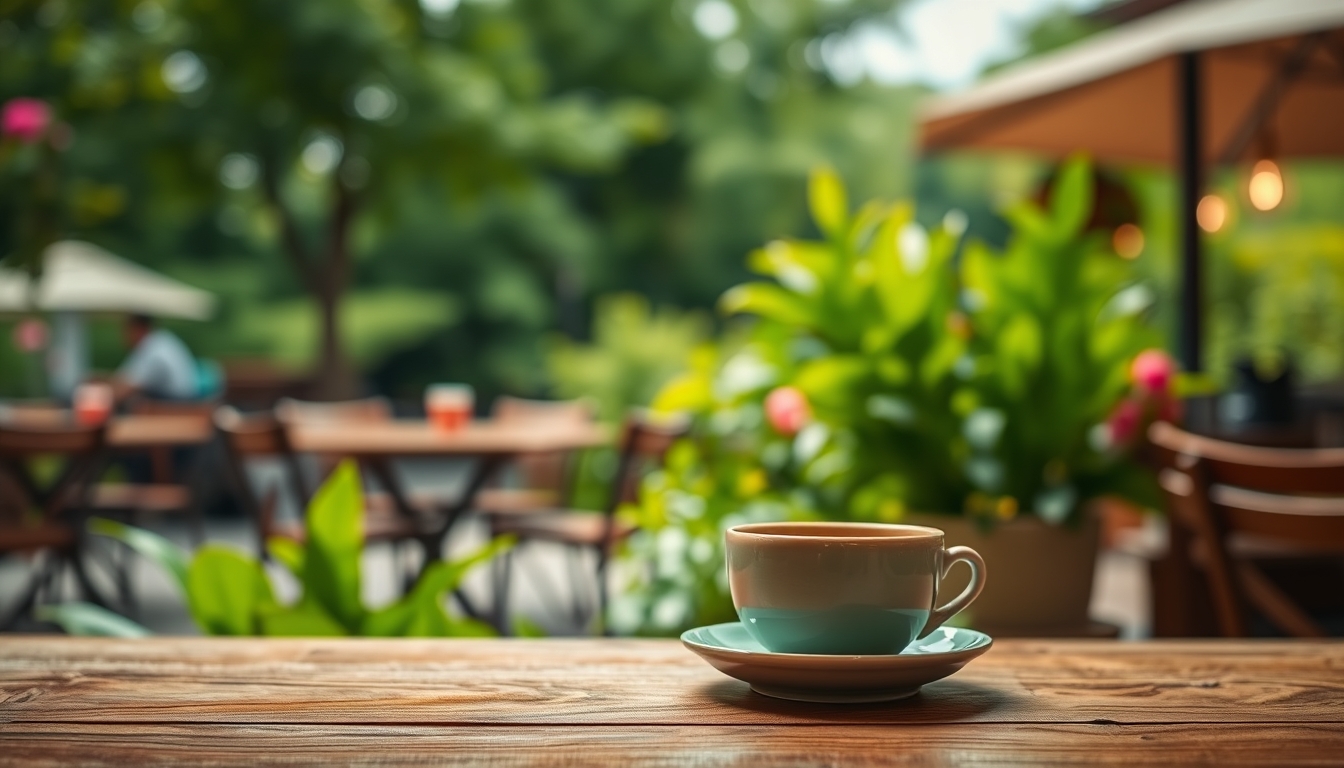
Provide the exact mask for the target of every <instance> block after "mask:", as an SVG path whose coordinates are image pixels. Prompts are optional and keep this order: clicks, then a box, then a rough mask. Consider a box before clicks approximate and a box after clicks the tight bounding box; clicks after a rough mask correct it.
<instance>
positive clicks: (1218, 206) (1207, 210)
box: [1195, 195, 1227, 232]
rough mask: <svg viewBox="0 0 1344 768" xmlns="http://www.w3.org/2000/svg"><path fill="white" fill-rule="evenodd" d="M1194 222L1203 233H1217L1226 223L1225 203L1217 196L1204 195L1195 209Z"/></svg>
mask: <svg viewBox="0 0 1344 768" xmlns="http://www.w3.org/2000/svg"><path fill="white" fill-rule="evenodd" d="M1195 220H1196V221H1198V222H1199V228H1200V229H1202V230H1204V231H1205V232H1217V231H1218V230H1220V229H1222V228H1223V225H1224V224H1226V223H1227V201H1226V200H1224V199H1223V198H1221V197H1219V196H1217V195H1205V196H1204V197H1202V198H1200V201H1199V207H1198V208H1196V209H1195Z"/></svg>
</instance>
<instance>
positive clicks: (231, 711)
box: [0, 637, 1344, 766]
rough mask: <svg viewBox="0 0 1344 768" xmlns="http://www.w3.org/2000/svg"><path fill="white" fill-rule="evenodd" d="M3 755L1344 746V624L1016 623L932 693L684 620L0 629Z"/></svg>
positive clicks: (1310, 754)
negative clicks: (508, 627)
mask: <svg viewBox="0 0 1344 768" xmlns="http://www.w3.org/2000/svg"><path fill="white" fill-rule="evenodd" d="M0 747H2V748H0V764H5V765H10V764H22V763H39V764H69V763H78V764H87V765H99V764H103V765H120V764H137V765H151V764H180V763H230V764H265V765H280V764H294V763H314V762H339V763H349V764H380V765H381V764H399V763H436V764H449V765H476V764H486V763H492V764H495V763H497V764H506V765H507V764H554V765H560V764H563V765H688V764H694V765H720V764H737V765H839V764H864V765H941V764H950V765H959V764H981V763H1016V764H1028V765H1045V764H1057V765H1061V764H1062V765H1083V764H1088V765H1127V766H1133V765H1152V764H1160V765H1170V764H1189V763H1199V764H1214V765H1340V764H1341V763H1342V762H1344V643H1340V642H1338V641H1333V642H1332V641H1223V640H1217V641H1156V642H1147V643H1117V642H1115V641H1097V640H1039V641H1031V640H1004V641H999V642H997V643H996V644H995V647H994V648H993V649H992V650H991V651H990V652H989V653H988V654H986V655H985V656H983V657H981V658H979V659H977V660H975V661H973V662H971V663H970V664H969V665H968V666H967V667H966V668H965V669H963V670H962V671H961V672H959V673H958V674H956V675H955V676H953V677H951V678H948V679H946V680H943V681H940V682H937V683H933V684H930V685H928V686H925V688H924V690H923V691H922V692H921V693H920V694H919V695H917V696H915V697H913V698H911V699H907V700H905V701H900V702H893V703H889V704H883V705H868V704H864V705H821V704H803V703H798V702H791V701H780V700H776V699H770V698H766V697H764V696H760V695H758V694H755V693H752V692H751V691H750V690H749V689H748V688H747V686H746V684H744V683H740V682H738V681H736V680H731V679H729V678H726V677H724V676H722V675H720V674H719V673H718V672H716V671H714V670H713V669H711V668H710V667H709V666H707V665H706V664H704V663H703V662H702V661H700V660H699V659H698V658H696V657H695V656H693V655H691V653H690V652H688V651H686V650H685V649H683V648H682V647H681V645H680V644H679V643H677V642H676V641H672V640H598V639H585V640H354V639H314V640H277V639H268V640H255V639H170V638H157V639H146V640H110V639H95V638H33V637H8V638H3V639H0Z"/></svg>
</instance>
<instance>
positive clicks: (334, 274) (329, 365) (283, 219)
mask: <svg viewBox="0 0 1344 768" xmlns="http://www.w3.org/2000/svg"><path fill="white" fill-rule="evenodd" d="M340 177H341V174H340V168H338V169H337V171H336V173H335V174H334V177H333V182H332V187H333V193H334V195H335V203H334V205H333V207H332V213H331V217H330V219H329V220H328V232H327V243H326V248H325V249H323V251H322V252H321V255H320V256H316V257H314V256H310V255H309V249H308V247H307V246H306V244H305V243H304V241H303V236H302V234H301V233H300V232H299V226H298V222H297V221H295V219H294V216H293V214H292V213H291V212H290V210H289V209H288V207H286V205H285V203H284V201H283V200H282V199H281V196H280V187H279V173H278V170H277V166H276V165H275V163H274V162H267V161H263V163H262V186H263V191H264V192H265V194H266V197H267V199H268V200H269V201H270V203H271V207H272V208H273V209H274V210H275V213H276V216H278V217H279V219H280V238H281V245H282V247H283V250H284V252H285V255H286V256H288V257H289V261H290V264H291V265H292V266H293V267H294V270H295V271H296V272H297V273H298V275H299V278H300V281H301V282H302V284H303V286H304V288H305V289H307V291H308V294H309V295H310V296H312V298H313V301H314V302H315V303H316V305H317V311H318V341H317V345H318V346H317V365H316V368H315V370H314V371H313V387H312V391H311V392H310V395H309V396H311V397H313V398H316V399H318V400H345V399H350V398H353V397H358V396H359V394H360V391H359V380H358V377H357V375H356V371H355V369H354V367H353V366H352V365H351V364H350V360H349V357H348V356H347V355H346V353H345V345H344V344H343V342H342V337H341V304H342V300H343V299H344V298H345V294H346V291H347V290H348V289H349V287H350V261H351V260H350V250H349V234H350V225H351V223H352V222H353V221H354V217H355V199H354V193H353V192H351V191H350V190H349V189H348V188H347V187H346V186H345V185H344V184H343V183H341V180H340Z"/></svg>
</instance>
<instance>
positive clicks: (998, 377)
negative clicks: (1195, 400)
mask: <svg viewBox="0 0 1344 768" xmlns="http://www.w3.org/2000/svg"><path fill="white" fill-rule="evenodd" d="M1091 178H1092V177H1091V171H1090V168H1089V165H1088V163H1087V162H1086V160H1084V159H1082V158H1073V159H1071V160H1070V161H1068V162H1067V163H1065V164H1064V166H1063V168H1062V169H1061V172H1060V174H1059V177H1058V183H1057V184H1056V186H1055V188H1054V191H1053V194H1052V195H1051V197H1050V202H1049V205H1048V206H1046V207H1040V206H1037V205H1035V204H1034V203H1030V202H1024V203H1021V204H1018V205H1016V206H1014V207H1012V208H1010V209H1009V210H1008V211H1007V212H1006V216H1007V218H1008V220H1009V222H1010V223H1011V224H1012V226H1013V236H1012V238H1011V239H1010V241H1009V243H1008V246H1007V248H1006V250H1005V251H1004V252H1003V253H995V252H993V251H992V250H991V249H989V248H988V247H986V246H984V245H983V244H979V243H971V244H969V245H968V247H967V249H966V254H965V257H964V262H963V268H962V276H963V281H964V284H965V286H966V289H967V293H968V297H969V302H968V303H970V304H972V305H973V311H972V312H970V315H969V316H970V319H971V328H972V334H973V338H972V341H971V349H972V352H973V354H974V369H975V374H974V376H973V380H972V386H971V388H969V389H968V390H967V395H966V401H965V403H964V404H963V405H962V407H963V408H964V409H965V410H966V422H965V429H964V435H965V437H966V439H967V441H968V444H969V446H970V449H971V450H970V456H969V458H968V459H967V460H966V462H965V464H964V466H965V471H966V476H967V477H968V478H969V479H970V480H971V483H972V485H973V486H974V487H975V492H973V493H972V494H971V495H970V496H968V497H967V498H966V505H965V506H966V510H967V511H968V512H970V513H972V514H987V513H992V514H993V515H995V516H998V517H1011V516H1012V514H1013V513H1014V512H1015V510H1018V509H1023V510H1030V511H1032V512H1034V513H1035V514H1037V515H1039V516H1041V517H1042V518H1044V519H1046V520H1047V521H1050V522H1055V523H1058V522H1063V521H1065V520H1068V519H1072V518H1073V517H1075V516H1076V515H1077V513H1078V511H1079V510H1080V509H1081V508H1082V505H1083V503H1084V502H1086V501H1087V500H1089V499H1092V498H1095V497H1097V496H1101V495H1105V494H1119V495H1124V496H1129V497H1132V498H1138V499H1140V500H1143V501H1150V500H1152V489H1151V480H1150V479H1149V476H1148V473H1147V472H1146V471H1144V470H1143V469H1142V468H1141V467H1140V466H1138V465H1137V464H1136V463H1135V462H1133V461H1131V460H1129V458H1128V455H1127V447H1128V446H1127V444H1126V443H1127V440H1121V439H1116V436H1115V435H1113V434H1112V432H1113V429H1112V425H1108V424H1107V420H1108V419H1109V418H1111V416H1112V414H1113V413H1114V412H1115V411H1116V409H1117V406H1119V405H1121V404H1123V403H1125V402H1126V400H1125V399H1126V396H1127V395H1128V393H1129V392H1130V390H1131V388H1133V385H1134V382H1133V381H1132V380H1131V379H1132V373H1131V369H1132V368H1134V365H1135V360H1136V358H1137V357H1138V355H1139V353H1141V352H1143V351H1144V350H1145V349H1148V348H1150V347H1154V346H1157V345H1158V343H1159V336H1158V334H1157V332H1156V331H1155V330H1154V329H1153V328H1152V327H1151V326H1150V325H1149V323H1148V321H1147V311H1148V309H1149V307H1150V305H1151V302H1152V293H1151V291H1150V290H1149V289H1148V288H1147V287H1146V286H1145V285H1143V284H1142V283H1138V282H1135V280H1134V277H1133V274H1132V268H1131V266H1130V263H1129V262H1127V261H1125V260H1123V259H1121V258H1118V257H1117V256H1116V254H1115V253H1114V252H1113V251H1112V250H1111V248H1110V247H1109V244H1108V239H1107V236H1108V234H1109V233H1106V232H1097V231H1089V230H1088V228H1087V223H1088V219H1089V218H1090V217H1091V214H1092V183H1091ZM1160 394H1164V393H1160ZM1150 415H1151V414H1150Z"/></svg>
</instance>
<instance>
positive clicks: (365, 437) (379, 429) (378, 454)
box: [286, 419, 611, 619]
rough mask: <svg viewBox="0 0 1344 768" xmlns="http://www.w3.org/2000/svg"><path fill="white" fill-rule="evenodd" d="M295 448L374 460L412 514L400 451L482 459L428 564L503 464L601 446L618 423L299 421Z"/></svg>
mask: <svg viewBox="0 0 1344 768" xmlns="http://www.w3.org/2000/svg"><path fill="white" fill-rule="evenodd" d="M286 434H287V437H288V439H289V444H290V447H291V448H292V449H293V450H295V451H297V452H299V453H313V454H317V455H320V456H326V457H330V458H339V457H352V458H354V459H356V460H358V461H359V462H360V464H362V465H363V466H365V467H367V468H368V469H369V471H370V472H372V473H373V475H374V476H375V477H376V478H377V479H378V482H379V484H381V485H382V486H383V489H384V490H385V491H386V492H387V494H388V495H389V496H391V497H392V500H393V503H394V504H395V505H396V508H397V509H398V510H399V511H400V512H401V513H402V514H405V515H407V516H415V514H416V511H415V509H414V506H413V505H412V503H411V501H410V497H409V495H408V494H407V493H406V490H405V489H404V488H403V487H402V485H401V483H400V482H399V481H398V479H397V475H396V473H395V472H394V471H393V470H392V463H391V462H392V460H393V459H398V458H416V457H421V458H423V457H437V458H450V459H469V460H473V461H474V462H475V464H474V466H473V468H472V471H471V473H470V474H469V475H468V477H467V482H466V484H465V486H464V488H463V489H462V492H461V493H460V494H458V496H457V497H456V498H455V499H454V500H453V502H452V503H451V504H449V505H448V506H447V507H446V508H445V509H444V510H443V512H444V514H443V516H442V519H441V521H440V522H439V523H438V525H437V526H436V527H435V528H434V529H433V530H432V531H431V532H429V533H428V534H427V535H426V536H425V537H424V538H423V540H422V541H421V544H422V546H423V547H424V550H425V560H424V567H425V568H428V567H429V566H430V565H431V564H433V562H434V561H435V560H437V559H438V557H439V553H441V552H442V551H443V544H444V541H446V540H447V538H448V536H449V534H450V533H451V532H452V531H453V528H454V527H455V526H456V524H457V521H458V520H460V519H461V518H462V517H463V515H465V514H466V513H467V512H468V511H469V510H471V509H472V508H473V507H474V505H475V502H476V497H477V495H478V494H479V493H480V492H481V489H483V488H484V487H485V484H486V483H487V482H488V481H489V480H490V478H491V477H492V476H493V475H494V474H495V472H497V471H498V470H499V468H500V467H502V466H504V465H505V464H507V463H508V462H509V461H511V460H513V459H515V458H517V457H519V456H523V455H527V454H544V453H559V452H565V451H577V450H582V449H585V448H597V447H601V446H604V445H607V444H609V443H610V442H611V433H610V430H608V429H606V428H605V427H603V426H601V425H599V424H589V425H571V426H566V427H563V428H557V427H542V428H539V427H535V426H529V425H528V424H526V423H514V422H509V423H503V422H498V421H493V420H484V421H474V422H471V423H470V424H467V425H466V426H465V427H464V428H462V429H459V430H454V431H447V430H443V429H437V428H435V427H434V426H433V425H431V424H430V423H429V422H428V421H424V420H410V419H395V420H389V421H374V422H359V423H345V424H342V423H334V422H325V423H303V422H299V423H295V424H292V425H290V427H289V428H288V429H287V431H286ZM453 596H454V598H455V599H456V600H457V601H458V603H459V604H460V605H461V606H462V608H463V610H465V611H466V612H467V614H468V615H470V616H472V617H474V618H479V619H485V618H487V615H486V612H484V611H482V610H481V609H480V608H478V607H477V606H476V605H475V604H474V603H473V602H472V601H471V599H470V598H469V597H468V596H467V595H466V594H465V593H463V592H462V590H461V589H457V590H454V592H453Z"/></svg>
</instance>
